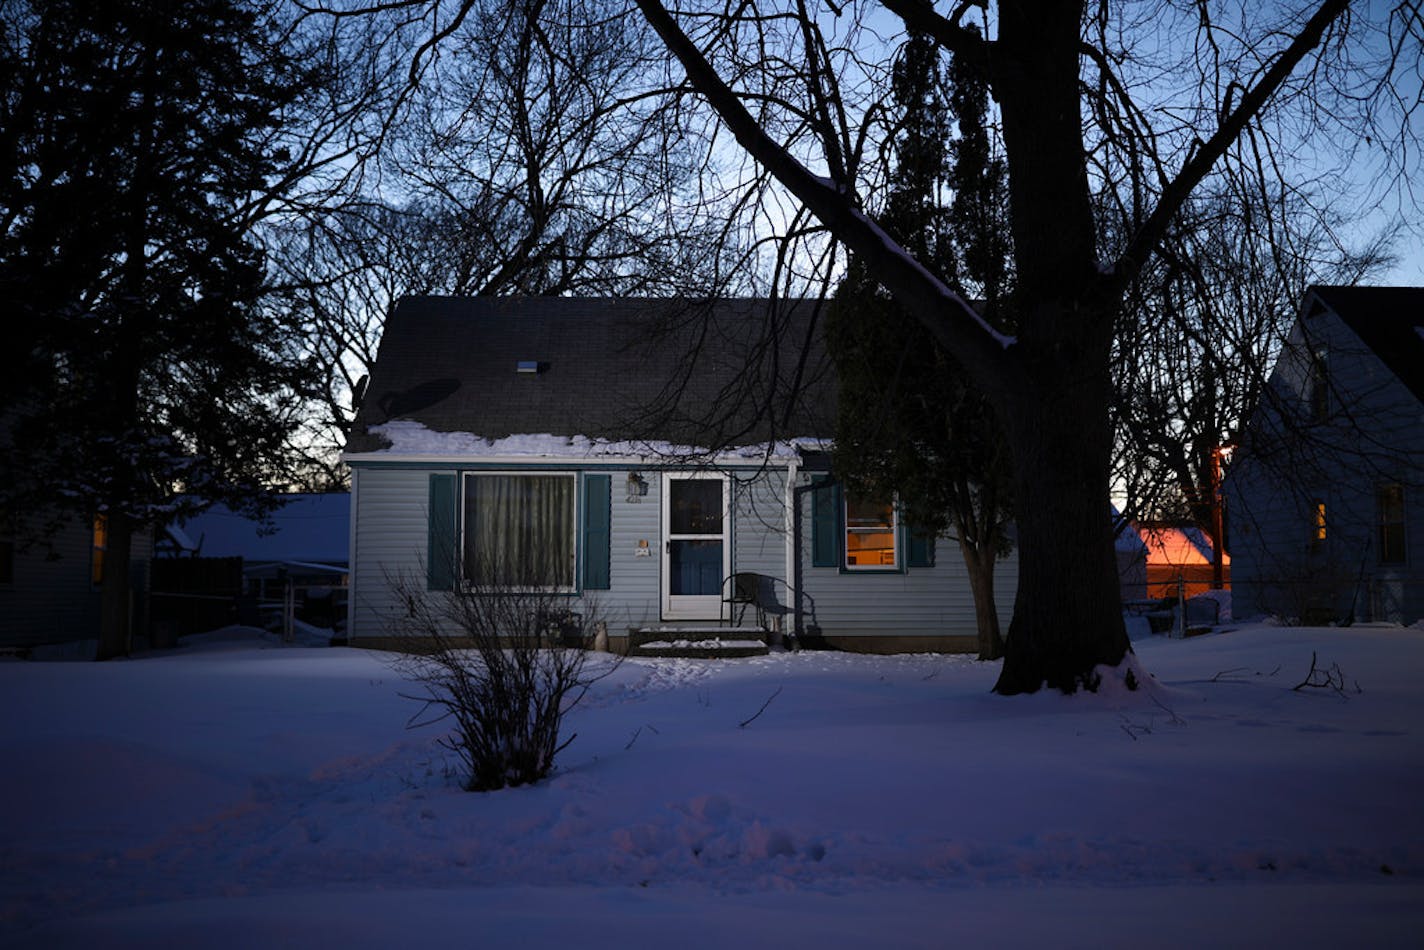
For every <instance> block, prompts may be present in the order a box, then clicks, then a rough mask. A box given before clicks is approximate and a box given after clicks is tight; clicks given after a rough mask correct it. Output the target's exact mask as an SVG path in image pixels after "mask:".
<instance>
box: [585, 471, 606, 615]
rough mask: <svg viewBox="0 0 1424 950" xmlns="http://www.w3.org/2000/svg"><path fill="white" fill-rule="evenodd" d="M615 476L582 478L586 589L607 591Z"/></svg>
mask: <svg viewBox="0 0 1424 950" xmlns="http://www.w3.org/2000/svg"><path fill="white" fill-rule="evenodd" d="M612 502H613V476H611V475H585V476H584V477H583V586H584V590H608V589H609V587H610V586H612V584H611V571H610V569H609V560H610V554H609V551H610V547H611V545H612V541H613V537H612V530H611V527H612V514H613V511H612V507H613V506H612Z"/></svg>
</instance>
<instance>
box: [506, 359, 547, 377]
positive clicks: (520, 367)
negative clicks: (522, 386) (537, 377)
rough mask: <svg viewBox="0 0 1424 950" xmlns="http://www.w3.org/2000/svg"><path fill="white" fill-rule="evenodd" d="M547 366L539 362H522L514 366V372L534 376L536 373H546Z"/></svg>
mask: <svg viewBox="0 0 1424 950" xmlns="http://www.w3.org/2000/svg"><path fill="white" fill-rule="evenodd" d="M545 365H546V364H544V363H541V362H539V361H538V360H520V361H519V362H518V363H516V364H514V371H515V372H516V373H521V374H523V373H528V374H530V375H534V374H535V373H542V372H544V368H545Z"/></svg>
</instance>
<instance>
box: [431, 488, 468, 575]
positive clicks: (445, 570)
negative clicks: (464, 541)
mask: <svg viewBox="0 0 1424 950" xmlns="http://www.w3.org/2000/svg"><path fill="white" fill-rule="evenodd" d="M456 484H457V478H456V476H454V475H431V476H430V505H429V507H428V518H429V525H428V537H429V547H428V548H427V550H426V555H425V580H426V586H427V587H429V588H430V589H431V590H453V589H454V587H455V568H456V563H457V561H456V557H455V539H456V538H457V537H458V536H459V531H458V530H457V528H458V527H459V526H458V525H457V524H456V519H457V518H458V512H459V510H460V506H459V504H458V499H457V498H456V496H455V486H456Z"/></svg>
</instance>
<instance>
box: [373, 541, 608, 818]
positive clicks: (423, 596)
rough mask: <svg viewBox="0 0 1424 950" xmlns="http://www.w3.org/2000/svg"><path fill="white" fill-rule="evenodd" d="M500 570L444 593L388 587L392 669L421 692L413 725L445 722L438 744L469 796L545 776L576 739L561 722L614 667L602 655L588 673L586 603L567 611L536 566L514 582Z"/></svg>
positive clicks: (595, 624)
mask: <svg viewBox="0 0 1424 950" xmlns="http://www.w3.org/2000/svg"><path fill="white" fill-rule="evenodd" d="M496 567H500V568H501V569H499V570H496V569H495V568H496ZM505 567H507V566H498V565H488V566H487V569H485V570H481V571H476V572H473V577H471V578H467V579H466V581H465V583H463V584H461V585H460V586H458V587H456V588H455V589H453V590H448V591H430V590H427V589H426V584H425V581H424V578H423V577H422V578H412V577H396V578H392V579H391V580H390V583H391V585H392V588H393V590H394V592H395V593H396V595H397V597H396V600H397V602H399V603H400V604H402V605H403V607H404V610H403V612H401V613H399V614H397V615H396V616H393V617H392V618H390V623H391V626H392V627H393V628H394V629H395V630H397V631H398V632H400V633H401V634H403V635H405V636H406V637H408V638H409V639H408V640H407V641H406V642H407V643H408V644H409V646H410V651H411V652H409V653H406V654H404V655H402V656H401V657H400V658H399V659H397V660H396V663H395V665H396V668H397V669H398V670H399V671H400V672H401V674H402V675H404V676H406V677H408V678H409V679H411V680H413V681H414V682H416V683H418V684H420V686H421V687H423V690H424V692H423V693H420V694H417V695H413V696H411V697H409V698H411V699H414V700H416V701H418V702H420V703H421V708H420V710H419V711H418V712H417V713H416V715H415V716H413V717H412V719H411V724H412V725H414V726H421V725H431V724H434V723H438V722H442V721H444V720H447V719H448V720H451V723H452V726H451V732H450V733H449V734H448V735H447V736H445V737H444V738H442V739H441V740H440V741H441V744H442V745H444V746H445V747H446V748H447V749H449V750H450V751H452V752H454V753H455V754H456V755H457V756H459V758H460V761H461V763H462V765H463V767H464V769H465V772H466V776H467V777H466V781H465V788H466V789H467V790H469V791H477V792H482V791H490V790H493V789H497V788H505V787H506V786H514V785H527V784H530V783H532V782H537V781H539V780H540V779H543V778H545V777H546V776H548V775H549V773H550V772H551V771H552V770H553V768H554V759H555V757H556V756H557V755H558V754H559V752H561V751H562V750H563V749H564V748H565V747H566V746H567V745H568V744H569V743H570V742H572V741H573V740H574V736H572V735H570V736H567V737H564V736H563V735H562V726H563V720H564V716H565V715H566V714H567V713H568V712H569V710H571V709H573V708H574V706H576V705H578V702H579V700H581V699H582V698H583V696H584V694H585V693H587V692H588V689H589V687H590V686H592V685H593V684H594V683H595V682H597V681H598V680H599V679H601V678H603V677H604V676H607V675H608V674H609V673H610V672H611V671H612V670H613V668H614V667H615V666H616V665H617V661H616V660H615V659H613V658H612V657H608V656H606V655H603V658H602V659H600V660H599V661H597V662H595V663H594V664H592V665H590V664H589V658H590V654H589V653H588V648H589V647H591V646H593V645H594V639H595V632H596V630H597V629H598V628H599V626H600V623H601V621H600V620H599V619H598V616H597V605H596V604H595V603H594V602H593V601H591V600H589V599H588V598H586V597H585V598H583V599H581V600H580V601H579V606H580V608H581V609H580V612H575V611H574V610H573V609H572V608H571V607H570V605H569V598H568V596H567V595H566V594H563V593H560V592H558V591H557V590H553V589H551V588H549V587H547V586H545V584H544V582H545V581H546V580H547V578H546V577H544V573H545V572H544V571H543V570H542V569H541V567H540V565H539V563H538V562H537V561H535V560H532V559H531V560H530V561H529V562H528V563H527V564H525V565H523V568H522V570H521V571H520V572H518V573H517V574H516V575H511V574H510V573H509V571H508V570H506V569H504V568H505Z"/></svg>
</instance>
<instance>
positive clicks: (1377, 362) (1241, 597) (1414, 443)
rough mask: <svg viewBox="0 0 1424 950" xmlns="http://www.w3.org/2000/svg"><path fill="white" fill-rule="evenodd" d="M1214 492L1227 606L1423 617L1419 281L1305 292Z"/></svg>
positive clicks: (1323, 616) (1291, 614) (1359, 618)
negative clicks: (1218, 494)
mask: <svg viewBox="0 0 1424 950" xmlns="http://www.w3.org/2000/svg"><path fill="white" fill-rule="evenodd" d="M1224 491H1225V493H1226V496H1227V511H1228V515H1229V518H1230V537H1231V543H1230V547H1231V553H1232V558H1233V563H1232V592H1233V609H1234V613H1235V615H1236V616H1237V617H1239V618H1245V617H1251V616H1254V615H1262V614H1264V615H1274V616H1278V617H1282V618H1288V619H1298V620H1301V621H1305V622H1312V623H1321V622H1337V623H1356V622H1369V621H1376V622H1386V623H1399V624H1406V625H1407V624H1411V623H1414V622H1416V621H1419V620H1420V619H1421V618H1424V287H1313V288H1311V289H1310V290H1309V291H1308V292H1307V294H1306V297H1305V300H1304V302H1303V304H1302V306H1301V309H1300V314H1299V316H1298V317H1297V320H1296V324H1295V326H1294V328H1293V329H1292V330H1291V333H1290V335H1289V337H1288V338H1287V341H1286V345H1285V348H1284V349H1283V350H1282V352H1281V355H1280V357H1279V359H1278V360H1277V363H1276V366H1275V369H1274V371H1273V372H1272V374H1271V377H1270V379H1269V381H1268V384H1267V386H1266V388H1265V390H1264V391H1263V395H1262V399H1261V402H1260V404H1259V406H1258V407H1257V408H1256V411H1255V412H1254V413H1253V414H1252V416H1251V418H1250V420H1249V422H1248V424H1247V427H1246V430H1245V432H1244V433H1243V437H1242V440H1241V446H1240V448H1239V449H1238V451H1237V454H1236V458H1235V460H1234V461H1233V463H1232V465H1231V469H1230V471H1229V472H1228V474H1227V477H1226V480H1225V484H1224Z"/></svg>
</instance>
